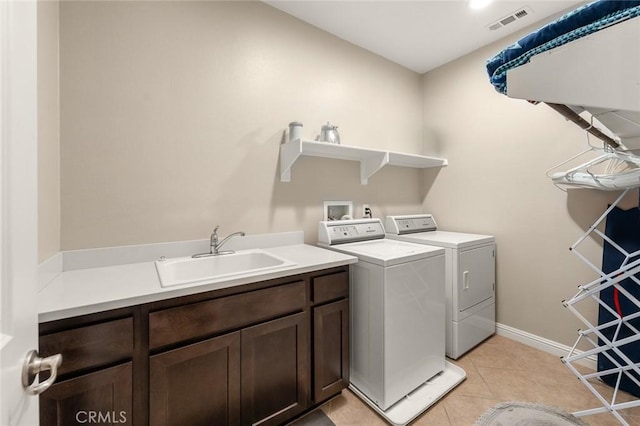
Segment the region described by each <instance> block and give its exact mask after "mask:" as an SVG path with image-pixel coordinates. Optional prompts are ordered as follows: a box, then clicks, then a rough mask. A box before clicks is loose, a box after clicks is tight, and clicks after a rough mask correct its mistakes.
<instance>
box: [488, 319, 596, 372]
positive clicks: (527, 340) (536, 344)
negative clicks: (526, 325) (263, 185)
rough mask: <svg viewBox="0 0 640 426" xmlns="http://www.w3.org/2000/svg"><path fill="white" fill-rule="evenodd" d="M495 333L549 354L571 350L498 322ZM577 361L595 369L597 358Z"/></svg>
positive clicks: (565, 352)
mask: <svg viewBox="0 0 640 426" xmlns="http://www.w3.org/2000/svg"><path fill="white" fill-rule="evenodd" d="M496 334H498V335H499V336H504V337H507V338H509V339H511V340H515V341H516V342H520V343H523V344H525V345H527V346H531V347H532V348H536V349H539V350H541V351H543V352H546V353H549V354H551V355H556V356H567V355H568V354H569V352H570V351H571V347H570V346H567V345H563V344H562V343H558V342H554V341H553V340H549V339H546V338H544V337H540V336H536V335H535V334H531V333H529V332H526V331H523V330H519V329H517V328H514V327H510V326H508V325H504V324H500V323H496ZM582 352H583V351H580V350H575V351H574V355H579V354H581V353H582ZM577 363H578V364H580V365H583V366H585V367H588V368H591V369H593V370H597V359H596V357H595V356H589V357H587V358H585V359H584V360H581V361H578V362H577Z"/></svg>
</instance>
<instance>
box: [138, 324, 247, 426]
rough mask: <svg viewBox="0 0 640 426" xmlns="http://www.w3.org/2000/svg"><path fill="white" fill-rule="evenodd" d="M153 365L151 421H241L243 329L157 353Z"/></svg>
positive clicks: (201, 425)
mask: <svg viewBox="0 0 640 426" xmlns="http://www.w3.org/2000/svg"><path fill="white" fill-rule="evenodd" d="M149 370H150V375H149V408H150V410H149V411H150V416H149V418H150V424H152V425H154V426H169V425H171V426H181V425H192V426H210V425H212V424H216V425H221V426H222V425H237V424H239V422H240V333H239V332H236V333H231V334H228V335H225V336H221V337H215V338H213V339H208V340H205V341H204V342H200V343H195V344H192V345H189V346H186V347H183V348H180V349H174V350H171V351H168V352H165V353H162V354H159V355H154V356H152V357H151V359H150V362H149Z"/></svg>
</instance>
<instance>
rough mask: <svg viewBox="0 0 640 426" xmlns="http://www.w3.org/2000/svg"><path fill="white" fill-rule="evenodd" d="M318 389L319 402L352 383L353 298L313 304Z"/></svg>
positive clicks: (315, 369) (315, 385)
mask: <svg viewBox="0 0 640 426" xmlns="http://www.w3.org/2000/svg"><path fill="white" fill-rule="evenodd" d="M313 341H314V342H313V351H314V357H313V359H314V368H313V371H314V391H313V400H314V402H316V403H318V402H320V401H324V400H325V399H328V398H329V397H332V396H334V395H336V394H337V393H339V392H340V391H341V390H342V389H344V388H346V387H347V386H348V385H349V300H347V299H344V300H340V301H338V302H333V303H329V304H328V305H322V306H318V307H315V308H313Z"/></svg>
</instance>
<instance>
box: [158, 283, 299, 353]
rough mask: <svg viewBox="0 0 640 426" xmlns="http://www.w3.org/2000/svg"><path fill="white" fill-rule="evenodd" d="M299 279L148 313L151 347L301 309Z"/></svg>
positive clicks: (211, 333) (233, 327)
mask: <svg viewBox="0 0 640 426" xmlns="http://www.w3.org/2000/svg"><path fill="white" fill-rule="evenodd" d="M305 301H306V291H305V285H304V282H303V281H298V282H295V283H292V284H286V285H281V286H277V287H270V288H266V289H262V290H256V291H252V292H249V293H243V294H238V295H234V296H228V297H222V298H220V299H214V300H207V301H205V302H199V303H193V304H191V305H186V306H179V307H176V308H170V309H165V310H162V311H157V312H153V313H151V314H150V315H149V346H150V348H151V349H156V348H160V347H162V346H166V345H171V344H173V343H178V342H181V341H186V340H192V339H197V338H199V337H206V336H210V335H213V334H216V333H221V332H224V331H227V330H232V329H237V328H241V327H243V326H245V325H248V324H252V323H256V322H259V321H264V320H268V319H271V318H275V317H278V316H280V315H285V314H288V313H291V312H295V311H299V310H302V309H304V307H305Z"/></svg>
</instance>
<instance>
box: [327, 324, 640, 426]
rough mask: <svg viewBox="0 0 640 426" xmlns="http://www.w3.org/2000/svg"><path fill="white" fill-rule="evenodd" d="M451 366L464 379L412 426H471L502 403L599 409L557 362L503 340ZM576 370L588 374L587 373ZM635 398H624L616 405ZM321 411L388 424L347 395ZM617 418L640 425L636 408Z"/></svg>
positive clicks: (348, 425)
mask: <svg viewBox="0 0 640 426" xmlns="http://www.w3.org/2000/svg"><path fill="white" fill-rule="evenodd" d="M454 363H455V364H457V365H459V366H460V367H462V368H463V369H464V370H465V371H466V372H467V379H466V380H465V381H464V382H462V383H461V384H460V385H459V386H458V387H457V388H455V389H454V390H453V391H451V392H450V393H449V394H447V395H446V396H445V397H444V398H443V399H441V400H440V401H439V402H438V403H436V404H435V405H433V406H432V407H431V408H430V409H429V410H428V411H427V412H426V413H424V414H423V415H422V416H420V417H418V418H417V419H416V420H415V421H414V422H413V423H412V425H415V426H426V425H429V426H447V425H451V426H473V424H474V423H475V421H476V419H477V418H478V417H480V416H481V415H482V414H483V413H484V412H485V411H486V410H487V409H489V408H490V407H492V406H493V405H494V404H497V403H499V402H505V401H525V402H532V403H539V404H547V405H553V406H556V407H560V408H562V409H564V410H565V411H567V412H573V411H578V410H585V409H589V408H595V407H599V406H600V405H599V404H598V401H597V399H596V398H595V397H594V396H593V395H592V394H591V392H589V390H588V389H587V388H586V387H585V386H584V385H583V384H582V383H581V382H580V381H579V380H578V379H577V378H576V377H575V376H574V375H573V373H571V372H570V371H569V369H568V368H567V367H566V366H564V364H562V362H561V361H560V358H559V357H556V356H553V355H550V354H548V353H546V352H542V351H540V350H537V349H534V348H531V347H529V346H526V345H524V344H522V343H519V342H516V341H514V340H511V339H508V338H506V337H502V336H493V337H491V338H490V339H488V340H486V341H485V342H484V343H482V344H481V345H479V346H478V347H476V348H475V349H473V350H472V351H470V352H468V353H467V354H465V355H464V356H463V357H461V358H460V359H458V360H457V361H454ZM580 368H581V369H584V372H588V369H587V368H584V367H580ZM594 386H596V387H598V388H602V389H604V391H603V392H608V391H609V388H608V386H606V385H603V384H600V383H598V382H594ZM625 398H626V399H625ZM634 399H636V398H635V397H633V396H631V395H628V394H625V395H621V396H619V398H618V401H629V400H634ZM322 410H323V411H324V412H325V413H326V414H327V416H329V418H330V419H331V420H332V421H333V422H334V423H335V424H336V426H356V425H366V426H374V425H385V424H386V423H385V421H384V420H383V419H382V418H381V417H379V416H378V415H377V413H375V412H374V411H373V410H371V409H370V408H369V407H368V406H367V405H366V404H365V403H363V402H362V401H361V400H360V399H358V398H357V397H356V396H355V395H354V394H353V393H351V392H350V391H348V390H344V391H342V395H341V396H338V397H336V398H334V399H332V400H331V401H329V402H327V403H326V404H325V405H323V406H322ZM621 413H622V414H623V415H624V417H625V419H626V420H627V421H628V422H629V424H631V425H638V426H640V408H633V409H629V410H624V411H622V412H621ZM582 420H583V421H585V422H586V423H588V424H589V425H592V426H605V425H611V426H615V425H619V424H620V423H619V422H618V421H617V420H616V419H615V418H614V417H613V416H612V415H611V414H597V415H592V416H586V417H582Z"/></svg>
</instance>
